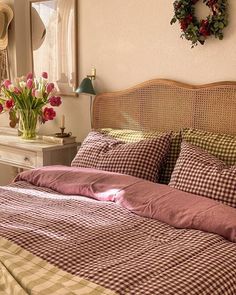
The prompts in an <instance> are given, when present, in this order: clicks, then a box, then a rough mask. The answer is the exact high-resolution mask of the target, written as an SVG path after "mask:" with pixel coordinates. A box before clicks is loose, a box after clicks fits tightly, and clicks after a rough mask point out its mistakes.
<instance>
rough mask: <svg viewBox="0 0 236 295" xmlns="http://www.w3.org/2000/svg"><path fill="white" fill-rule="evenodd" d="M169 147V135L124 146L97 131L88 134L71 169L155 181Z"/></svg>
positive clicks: (122, 143) (120, 142) (124, 144)
mask: <svg viewBox="0 0 236 295" xmlns="http://www.w3.org/2000/svg"><path fill="white" fill-rule="evenodd" d="M169 145H170V134H168V133H166V134H163V135H162V136H160V137H159V138H154V139H149V140H142V141H139V142H136V143H124V142H122V141H120V140H116V139H114V138H112V137H110V136H107V135H104V134H101V133H99V132H96V131H92V132H90V133H89V135H88V136H87V138H86V139H85V140H84V142H83V144H82V146H81V147H80V149H79V151H78V153H77V155H76V156H75V158H74V160H73V161H72V164H71V165H72V166H77V167H85V168H95V169H100V170H105V171H111V172H116V173H122V174H128V175H132V176H135V177H139V178H143V179H146V180H150V181H155V180H156V179H157V177H158V172H159V169H160V166H161V163H162V162H163V160H164V157H165V155H166V153H167V151H168V148H169Z"/></svg>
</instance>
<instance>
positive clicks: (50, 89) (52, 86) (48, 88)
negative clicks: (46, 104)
mask: <svg viewBox="0 0 236 295" xmlns="http://www.w3.org/2000/svg"><path fill="white" fill-rule="evenodd" d="M54 87H55V86H54V84H53V83H49V84H47V87H46V91H47V93H48V94H49V93H50V92H52V90H53V89H54Z"/></svg>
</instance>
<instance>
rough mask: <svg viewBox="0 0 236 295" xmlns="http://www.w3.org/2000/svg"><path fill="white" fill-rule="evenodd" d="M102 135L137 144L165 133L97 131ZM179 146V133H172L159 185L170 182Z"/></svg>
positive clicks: (120, 130) (115, 130)
mask: <svg viewBox="0 0 236 295" xmlns="http://www.w3.org/2000/svg"><path fill="white" fill-rule="evenodd" d="M99 131H100V132H101V133H102V134H106V135H109V136H112V137H114V138H115V139H119V140H122V141H124V142H126V143H133V142H138V141H140V140H144V139H152V138H159V137H161V136H163V135H164V134H165V133H163V132H160V131H137V130H128V129H111V128H104V129H101V130H99ZM180 145H181V132H172V134H171V141H170V149H169V151H168V153H167V155H166V158H165V162H164V163H163V165H162V167H161V171H160V177H159V181H158V182H160V183H164V184H168V183H169V181H170V177H171V173H172V172H173V170H174V167H175V163H176V161H177V159H178V156H179V153H180Z"/></svg>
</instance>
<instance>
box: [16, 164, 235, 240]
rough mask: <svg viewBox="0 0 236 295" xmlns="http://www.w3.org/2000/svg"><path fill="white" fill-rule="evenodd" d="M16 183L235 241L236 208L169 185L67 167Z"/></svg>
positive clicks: (46, 170)
mask: <svg viewBox="0 0 236 295" xmlns="http://www.w3.org/2000/svg"><path fill="white" fill-rule="evenodd" d="M15 181H27V182H30V183H32V184H34V185H36V186H40V187H47V188H50V189H53V190H55V191H57V192H59V193H62V194H65V195H83V196H86V197H90V198H94V199H97V200H99V201H113V202H116V203H117V204H119V205H121V206H122V207H125V208H126V209H128V210H130V211H132V212H133V213H135V214H138V215H141V216H145V217H149V218H154V219H157V220H159V221H162V222H165V223H167V224H169V225H171V226H174V227H176V228H189V229H198V230H202V231H206V232H211V233H216V234H218V235H221V236H223V237H225V238H226V239H228V240H230V241H232V242H236V209H235V208H231V207H229V206H226V205H223V204H220V203H218V202H216V201H214V200H211V199H208V198H205V197H201V196H197V195H193V194H190V193H185V192H182V191H180V190H177V189H174V188H171V187H169V186H166V185H161V184H156V183H152V182H149V181H146V180H142V179H139V178H135V177H132V176H128V175H122V174H117V173H111V172H105V171H101V170H95V169H87V168H77V167H74V168H71V167H65V166H51V167H43V168H39V169H35V170H31V171H25V172H23V173H21V174H19V175H18V176H17V177H16V179H15Z"/></svg>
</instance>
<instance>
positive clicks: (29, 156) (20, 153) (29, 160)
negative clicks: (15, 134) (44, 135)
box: [0, 146, 37, 168]
mask: <svg viewBox="0 0 236 295" xmlns="http://www.w3.org/2000/svg"><path fill="white" fill-rule="evenodd" d="M0 162H2V163H10V164H11V165H16V166H21V167H26V168H34V167H35V166H36V163H37V154H36V153H35V152H31V151H25V150H19V149H15V148H8V147H7V148H6V147H3V146H0Z"/></svg>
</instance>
